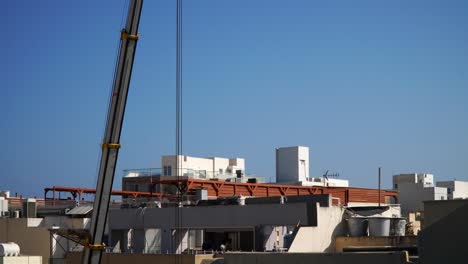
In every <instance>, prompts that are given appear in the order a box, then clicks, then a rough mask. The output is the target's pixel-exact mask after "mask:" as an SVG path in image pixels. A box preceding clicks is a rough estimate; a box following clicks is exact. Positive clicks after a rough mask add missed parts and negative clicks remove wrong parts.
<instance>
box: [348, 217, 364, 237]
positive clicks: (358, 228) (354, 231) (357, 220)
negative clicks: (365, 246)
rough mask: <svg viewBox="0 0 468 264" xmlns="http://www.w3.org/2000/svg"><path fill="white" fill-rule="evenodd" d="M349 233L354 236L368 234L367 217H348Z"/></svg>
mask: <svg viewBox="0 0 468 264" xmlns="http://www.w3.org/2000/svg"><path fill="white" fill-rule="evenodd" d="M348 230H349V235H350V236H352V237H361V236H367V218H365V217H351V218H349V219H348Z"/></svg>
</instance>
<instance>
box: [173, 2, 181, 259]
mask: <svg viewBox="0 0 468 264" xmlns="http://www.w3.org/2000/svg"><path fill="white" fill-rule="evenodd" d="M182 116H183V115H182V0H176V144H175V148H176V151H175V152H176V164H175V165H176V176H177V182H178V185H177V186H178V190H177V205H176V209H175V238H174V240H175V242H176V243H175V246H176V248H175V253H176V262H177V263H180V262H181V261H182V259H181V257H182V256H181V255H180V254H181V253H182V252H181V251H182V250H180V252H179V250H178V249H179V245H181V240H182V237H183V236H182V229H181V227H182V210H181V207H180V206H181V204H182V195H183V193H182V188H181V186H180V183H181V175H182V168H181V164H180V159H179V156H180V155H182V150H183V149H182V120H183V119H182Z"/></svg>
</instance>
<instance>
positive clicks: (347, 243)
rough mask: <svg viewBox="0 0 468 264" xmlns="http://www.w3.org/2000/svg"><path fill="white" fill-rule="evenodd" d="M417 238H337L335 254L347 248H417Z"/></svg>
mask: <svg viewBox="0 0 468 264" xmlns="http://www.w3.org/2000/svg"><path fill="white" fill-rule="evenodd" d="M417 245H418V237H417V236H395V237H337V238H336V240H335V252H337V253H339V252H343V248H345V247H371V246H372V247H376V246H380V247H384V246H393V247H397V246H417Z"/></svg>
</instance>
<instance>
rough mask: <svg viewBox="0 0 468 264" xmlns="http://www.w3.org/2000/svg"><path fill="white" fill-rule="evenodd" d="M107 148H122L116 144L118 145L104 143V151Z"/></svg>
mask: <svg viewBox="0 0 468 264" xmlns="http://www.w3.org/2000/svg"><path fill="white" fill-rule="evenodd" d="M106 148H114V149H119V148H120V144H116V143H102V149H106Z"/></svg>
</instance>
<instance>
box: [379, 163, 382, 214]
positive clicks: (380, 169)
mask: <svg viewBox="0 0 468 264" xmlns="http://www.w3.org/2000/svg"><path fill="white" fill-rule="evenodd" d="M381 171H382V168H381V167H379V207H380V179H381V177H380V176H381Z"/></svg>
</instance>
